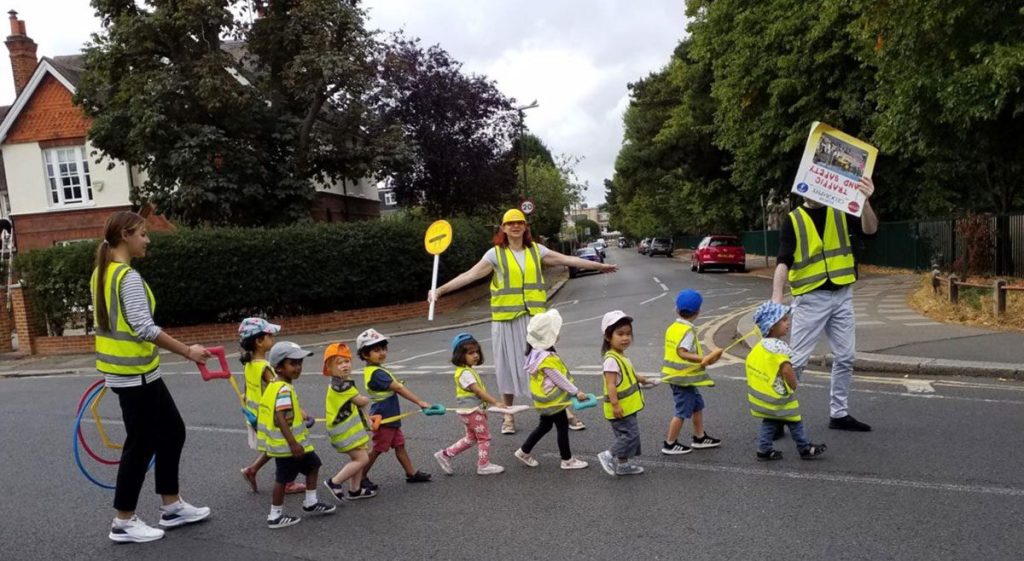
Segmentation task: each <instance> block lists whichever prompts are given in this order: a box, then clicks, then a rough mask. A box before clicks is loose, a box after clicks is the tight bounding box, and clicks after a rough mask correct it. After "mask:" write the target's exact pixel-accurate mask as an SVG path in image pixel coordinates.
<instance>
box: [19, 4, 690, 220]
mask: <svg viewBox="0 0 1024 561" xmlns="http://www.w3.org/2000/svg"><path fill="white" fill-rule="evenodd" d="M364 5H365V7H366V8H368V9H369V11H370V27H371V28H376V29H382V30H386V31H390V30H396V29H399V28H403V29H404V30H405V32H406V34H407V35H411V36H417V37H420V38H422V39H423V41H424V43H425V44H427V45H430V44H434V43H438V44H440V45H441V46H442V47H443V48H444V49H446V50H447V51H448V52H450V53H451V54H452V56H453V57H454V58H456V59H457V60H460V61H462V62H464V63H465V69H466V70H467V71H470V72H475V73H478V74H485V75H487V76H488V77H490V78H491V79H493V80H495V81H496V82H497V84H498V87H499V88H500V89H501V90H502V91H503V92H504V93H505V94H506V95H509V96H512V97H515V98H516V99H517V100H519V101H520V102H521V104H527V103H530V102H531V101H533V100H534V99H536V100H537V102H538V103H539V104H540V106H539V107H538V108H536V109H532V110H530V111H528V112H527V117H526V122H527V126H528V127H529V128H530V129H531V130H532V131H533V132H534V133H535V134H537V135H538V136H540V137H541V138H542V139H543V140H544V142H545V143H546V144H547V145H548V146H549V147H550V148H551V150H552V152H554V153H555V154H563V153H564V154H573V155H576V156H580V157H583V158H584V160H583V162H582V163H580V165H579V166H578V167H577V172H578V173H579V175H580V177H581V178H582V179H583V180H585V181H587V182H589V184H590V188H589V190H588V191H587V193H586V198H587V201H588V202H589V203H591V204H597V203H599V202H603V200H604V185H603V181H604V179H605V178H606V177H611V175H612V172H613V169H614V165H615V156H616V154H618V151H619V145H620V143H621V142H622V112H623V110H624V109H625V107H626V104H627V102H628V92H627V90H626V84H627V83H629V82H631V81H635V80H637V79H638V78H641V77H643V76H646V75H647V74H648V73H649V72H652V71H655V70H657V69H659V68H661V67H662V66H663V65H664V64H665V63H666V62H667V61H668V57H669V55H670V54H671V52H672V49H673V48H674V47H675V45H676V43H677V42H678V41H679V39H680V38H682V36H683V33H684V31H685V26H686V21H685V16H684V1H683V0H554V1H552V0H548V1H540V0H519V1H516V2H510V1H507V0H364ZM0 7H3V8H4V11H6V10H10V9H15V10H17V11H18V17H19V18H21V19H23V20H25V22H26V25H27V30H28V34H29V36H30V37H32V38H33V39H34V40H35V41H36V43H38V44H39V56H53V55H61V54H72V53H75V52H77V51H78V50H79V49H80V48H81V46H82V44H83V43H85V42H86V41H87V40H88V39H89V35H90V33H92V32H95V31H98V30H99V21H98V20H97V19H96V18H95V17H94V16H93V11H92V8H91V7H90V6H89V2H88V0H6V3H4V4H0ZM0 25H2V26H3V32H4V33H3V35H4V36H7V35H8V34H10V27H9V26H8V25H7V24H0ZM0 65H2V67H0V104H2V105H9V104H10V103H12V101H13V99H14V86H13V84H12V81H11V65H10V59H9V58H8V57H6V56H4V57H0Z"/></svg>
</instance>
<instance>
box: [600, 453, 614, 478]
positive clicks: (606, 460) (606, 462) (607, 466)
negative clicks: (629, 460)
mask: <svg viewBox="0 0 1024 561" xmlns="http://www.w3.org/2000/svg"><path fill="white" fill-rule="evenodd" d="M597 461H599V462H601V468H602V469H604V471H605V473H607V474H608V475H615V465H614V464H613V463H612V453H611V452H609V451H608V450H605V451H604V452H601V453H600V454H598V455H597Z"/></svg>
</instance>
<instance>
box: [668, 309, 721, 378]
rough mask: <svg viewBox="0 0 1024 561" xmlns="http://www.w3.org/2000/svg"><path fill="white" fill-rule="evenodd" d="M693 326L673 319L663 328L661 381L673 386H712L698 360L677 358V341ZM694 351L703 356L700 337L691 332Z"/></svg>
mask: <svg viewBox="0 0 1024 561" xmlns="http://www.w3.org/2000/svg"><path fill="white" fill-rule="evenodd" d="M691 331H693V326H691V325H688V324H685V323H683V322H681V321H673V322H672V323H671V324H670V325H669V326H668V329H666V330H665V353H664V356H662V358H661V374H662V381H664V382H665V383H666V384H672V385H673V386H713V385H715V381H714V380H712V379H711V377H710V376H708V373H707V371H706V370H705V369H704V367H703V366H701V364H700V363H699V362H686V361H685V360H683V359H681V358H679V351H678V349H679V342H680V341H682V340H683V337H685V336H686V334H687V333H689V332H691ZM693 344H694V352H696V354H697V356H699V357H701V358H704V350H703V349H702V348H701V346H700V338H699V337H697V333H696V332H694V334H693Z"/></svg>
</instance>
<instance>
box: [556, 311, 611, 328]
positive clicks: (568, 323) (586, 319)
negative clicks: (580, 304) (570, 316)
mask: <svg viewBox="0 0 1024 561" xmlns="http://www.w3.org/2000/svg"><path fill="white" fill-rule="evenodd" d="M603 317H604V314H602V315H599V316H594V317H592V318H583V319H578V320H575V321H567V322H565V323H563V324H562V326H563V327H564V326H566V325H573V324H577V323H584V322H588V321H594V320H595V319H601V318H603Z"/></svg>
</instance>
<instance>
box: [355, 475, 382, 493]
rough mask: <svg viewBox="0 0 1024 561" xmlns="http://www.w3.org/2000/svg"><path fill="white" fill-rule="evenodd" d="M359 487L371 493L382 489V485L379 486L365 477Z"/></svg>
mask: <svg viewBox="0 0 1024 561" xmlns="http://www.w3.org/2000/svg"><path fill="white" fill-rule="evenodd" d="M359 487H360V488H362V489H369V490H371V491H377V490H379V489H380V485H377V484H376V483H374V482H373V481H370V480H369V479H367V478H365V477H364V478H363V481H362V482H361V483H360V484H359Z"/></svg>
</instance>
